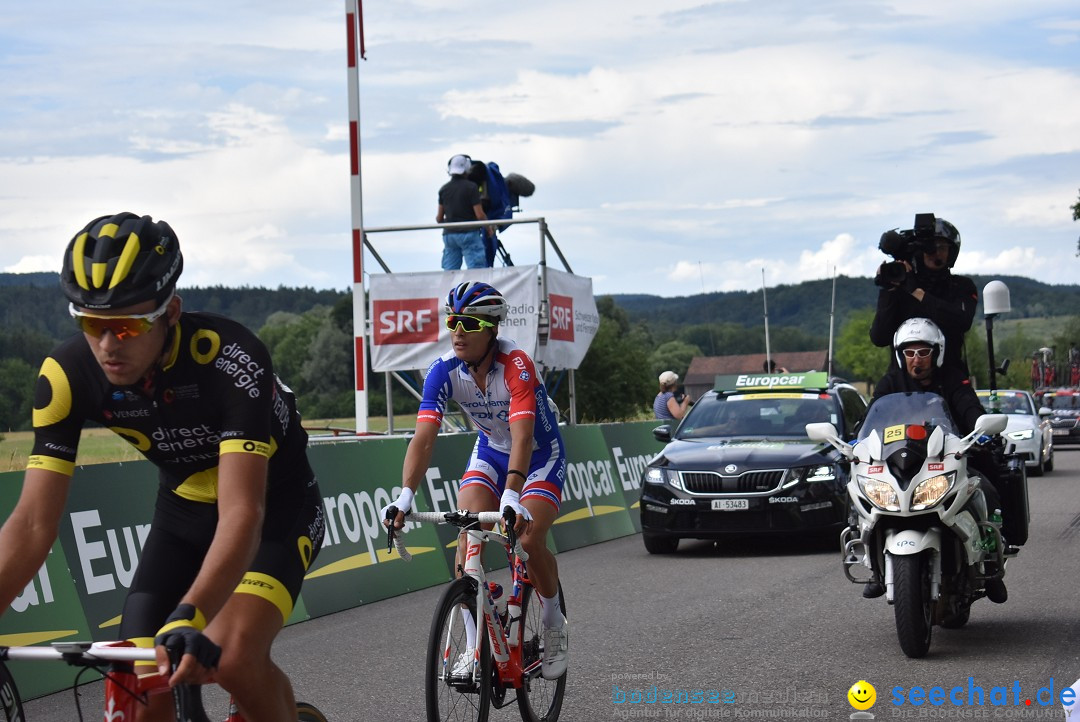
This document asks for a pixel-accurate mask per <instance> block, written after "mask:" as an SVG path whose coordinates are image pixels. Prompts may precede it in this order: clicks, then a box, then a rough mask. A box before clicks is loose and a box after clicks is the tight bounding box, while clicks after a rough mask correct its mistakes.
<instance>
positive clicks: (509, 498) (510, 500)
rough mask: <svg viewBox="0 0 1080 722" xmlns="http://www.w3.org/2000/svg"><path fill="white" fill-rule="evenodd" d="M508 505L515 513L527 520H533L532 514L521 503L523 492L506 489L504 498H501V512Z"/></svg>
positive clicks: (503, 494)
mask: <svg viewBox="0 0 1080 722" xmlns="http://www.w3.org/2000/svg"><path fill="white" fill-rule="evenodd" d="M506 507H510V508H511V509H513V510H514V513H515V514H517V515H518V516H519V517H521V518H523V519H524V520H525V521H532V514H530V513H529V510H528V509H526V508H525V507H523V506H522V505H521V494H520V493H518V492H516V491H513V490H512V489H506V490H504V491H503V493H502V498H501V499H499V511H500V512H501V511H502V510H503V509H505V508H506Z"/></svg>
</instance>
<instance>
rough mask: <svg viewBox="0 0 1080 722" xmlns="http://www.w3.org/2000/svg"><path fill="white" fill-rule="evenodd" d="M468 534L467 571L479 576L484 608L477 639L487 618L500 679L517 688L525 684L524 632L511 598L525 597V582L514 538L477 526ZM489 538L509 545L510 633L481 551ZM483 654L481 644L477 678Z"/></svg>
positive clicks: (478, 589)
mask: <svg viewBox="0 0 1080 722" xmlns="http://www.w3.org/2000/svg"><path fill="white" fill-rule="evenodd" d="M466 534H467V538H468V542H467V545H466V549H465V566H464V570H463V574H464V575H465V576H469V577H472V578H473V579H475V580H476V608H477V610H483V611H482V612H481V614H480V619H477V620H476V624H477V630H476V633H477V639H479V635H480V633H481V629H480V625H481V622H483V627H484V628H485V629H486V630H487V637H488V641H489V642H490V645H491V647H490V648H491V656H492V658H493V659H494V662H495V668H496V669H497V670H498V673H499V681H500V682H501V683H502V684H503V686H504V687H513V688H514V689H517V688H519V687H521V685H522V683H523V677H524V671H525V670H522V668H521V644H520V642H521V640H520V639H519V637H520V636H521V631H520V630H521V627H520V624H519V620H518V619H512V618H511V614H512V610H511V606H512V605H510V604H509V602H510V601H511V600H514V599H519V600H520V599H521V586H522V584H523V583H525V582H524V580H523V579H522V578H521V576H520V575H519V573H518V565H517V563H516V561H517V560H516V558H515V556H514V555H513V552H512V550H511V545H510V539H509V538H508V537H506V536H505V535H503V534H499V533H498V532H495V531H485V530H476V529H469V530H467V532H466ZM488 541H497V542H499V543H500V544H502V545H503V546H504V547H505V548H506V553H507V559H508V561H509V562H510V566H511V569H512V574H513V580H512V584H511V590H510V597H509V599H508V601H507V620H506V621H507V623H508V624H509V626H511V629H512V630H513V633H512V634H510V635H507V629H506V627H504V623H503V620H502V618H501V617H500V616H499V613H498V612H497V611H496V609H495V600H494V599H492V598H491V588H490V587H489V586H488V583H487V576H486V575H485V573H484V564H483V555H482V553H481V552H482V551H483V548H484V543H485V542H488ZM519 614H520V607H519ZM448 649H449V647H448ZM479 654H480V648H479V646H478V647H477V658H476V659H474V660H473V679H474V680H475V679H477V675H479V673H480V664H479ZM444 674H445V669H444Z"/></svg>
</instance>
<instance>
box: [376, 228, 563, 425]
mask: <svg viewBox="0 0 1080 722" xmlns="http://www.w3.org/2000/svg"><path fill="white" fill-rule="evenodd" d="M529 224H535V225H536V226H537V228H538V231H539V241H540V261H539V262H538V263H537V265H538V266H539V268H540V309H539V324H538V325H539V331H538V333H539V336H540V340H541V343H545V342H546V340H547V336H548V332H549V329H550V328H551V319H550V313H549V309H548V300H547V298H548V294H547V268H548V263H547V249H548V246H549V245H550V247H551V250H553V251H554V252H555V255H556V257H557V258H558V259H559V262H560V263H561V264H562V266H563V268H564V269H566V272H567V273H573V272H574V270H573V269H572V268H571V267H570V263H569V262H568V261H567V260H566V256H564V255H563V252H562V249H560V248H559V244H558V243H556V242H555V237H554V236H553V235H552V234H551V230H550V229H549V228H548V224H547V221H546V220H545V219H544V218H543V217H539V218H511V219H506V220H502V219H493V220H486V221H463V222H460V223H424V224H417V225H400V226H378V227H373V228H367V227H365V228H364V229H363V232H362V234H361V236H362V238H363V242H364V247H365V248H366V249H367V250H368V252H369V253H370V254H371V256H372V258H374V259H375V261H376V262H377V263H378V264H379V266H380V267H381V268H382V270H383V271H384V272H385V273H391V274H392V273H393V271H391V270H390V266H389V265H387V263H386V261H385V260H383V258H382V256H380V255H379V252H378V251H377V250H376V249H375V246H374V245H373V244H372V243H371V241H370V240H369V239H368V234H372V233H401V232H407V231H430V230H434V229H439V230H446V229H457V230H462V231H466V230H471V229H474V228H487V227H497V228H499V229H502V228H503V227H504V226H513V225H529ZM499 243H500V244H501V243H502V242H501V241H499ZM504 260H509V254H507V255H506V258H505V259H504ZM506 265H513V264H512V263H507V264H506ZM371 323H372V321H371V319H367V328H365V329H364V334H365V335H366V336H367V338H368V339H371V338H372V329H371ZM567 373H568V376H569V379H568V384H567V392H568V394H569V398H570V409H569V416H568V421H569V423H570V424H571V425H573V424H576V423H577V394H576V389H575V385H574V370H573V369H568V370H567ZM383 374H384V376H385V380H386V419H387V431H386V433H387V434H393V433H395V432H394V400H393V394H392V393H391V388H392V387H393V381H394V380H395V379H396V380H397V381H398V383H399V384H400V385H401V386H402V387H403V388H404V389H405V390H406V391H407V392H408V393H410V394H411V395H413V396H414V397H416V398H418V399H419V398H420V394H419V392H417V390H416V389H415V388H414V387H413V386H412V384H410V383H408V382H407V381H406V379H404V378H403V377H402V376H401V375H400V374H399V373H398V372H397V371H384V372H383ZM461 417H463V418H464V424H463V428H452V427H450V426H449V421H450V419H449V418H448V417H444V418H443V429H444V430H447V429H448V428H450V430H454V431H465V430H469V429H471V427H472V425H471V424H470V423H469V415H468V414H467V413H465V412H464V411H463V410H462V411H461ZM453 426H460V425H458V424H454V425H453Z"/></svg>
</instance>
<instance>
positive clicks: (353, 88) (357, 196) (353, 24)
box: [345, 0, 368, 434]
mask: <svg viewBox="0 0 1080 722" xmlns="http://www.w3.org/2000/svg"><path fill="white" fill-rule="evenodd" d="M345 20H346V35H347V39H348V42H347V49H348V54H349V161H350V164H351V171H352V176H351V180H350V188H349V197H350V199H351V204H352V255H353V347H354V354H353V358H354V360H355V364H356V366H355V368H356V432H357V433H358V434H359V433H365V432H367V430H368V398H367V353H366V351H367V339H366V334H367V303H366V299H365V297H364V238H363V234H364V210H363V192H362V190H361V186H360V79H359V74H358V72H357V68H356V61H357V58H358V57H359V56H360V55H361V54H362V53H363V43H364V38H363V34H362V33H363V31H362V30H361V31H360V34H359V36H358V33H357V28H358V27H359V28H362V27H363V26H362V25H360V23H362V22H363V20H362V19H361V18H360V17H359V16H358V13H357V0H345ZM357 40H359V43H358V42H357Z"/></svg>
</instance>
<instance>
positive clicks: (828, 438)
mask: <svg viewBox="0 0 1080 722" xmlns="http://www.w3.org/2000/svg"><path fill="white" fill-rule="evenodd" d="M806 435H807V436H808V437H810V440H811V441H824V442H825V443H827V444H831V445H832V446H833V447H835V448H836V449H837V450H838V451H839V452H840V453H841V454H843V455H844V456H845V457H847V458H849V459H850V458H851V447H850V446H848V445H847V444H845V443H844V441H843V439H841V438H840V434H838V433H837V431H836V427H835V426H833V425H832V424H830V423H829V422H828V421H821V422H818V423H816V424H807V425H806Z"/></svg>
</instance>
